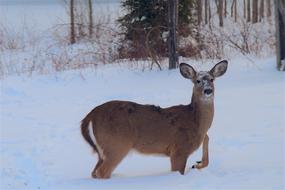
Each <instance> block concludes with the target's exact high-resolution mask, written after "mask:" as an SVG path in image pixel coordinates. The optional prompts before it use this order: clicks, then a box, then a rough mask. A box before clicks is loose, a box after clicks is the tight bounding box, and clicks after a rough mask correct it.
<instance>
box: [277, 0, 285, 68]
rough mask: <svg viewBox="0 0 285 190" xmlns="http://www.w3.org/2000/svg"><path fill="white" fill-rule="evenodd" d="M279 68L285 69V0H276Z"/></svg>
mask: <svg viewBox="0 0 285 190" xmlns="http://www.w3.org/2000/svg"><path fill="white" fill-rule="evenodd" d="M275 24H276V54H277V69H278V70H280V71H285V0H275Z"/></svg>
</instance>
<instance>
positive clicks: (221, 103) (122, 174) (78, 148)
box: [0, 58, 285, 190]
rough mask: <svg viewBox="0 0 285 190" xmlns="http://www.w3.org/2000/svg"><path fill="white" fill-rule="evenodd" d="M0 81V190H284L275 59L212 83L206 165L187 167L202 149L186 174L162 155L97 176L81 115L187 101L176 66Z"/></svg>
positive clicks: (284, 99)
mask: <svg viewBox="0 0 285 190" xmlns="http://www.w3.org/2000/svg"><path fill="white" fill-rule="evenodd" d="M188 63H191V64H193V65H195V67H196V68H198V69H205V68H209V67H211V66H212V65H211V64H203V65H201V64H200V65H199V64H197V63H194V62H193V61H188ZM0 82H1V96H0V160H1V162H0V189H5V190H6V189H17V190H18V189H123V190H126V189H284V188H285V184H284V183H285V171H284V170H285V167H284V166H285V165H284V156H285V155H284V154H285V151H284V148H285V147H284V143H285V141H284V135H285V133H284V126H285V117H284V116H285V75H284V73H282V72H278V71H276V69H275V59H274V58H270V59H264V60H260V59H254V63H252V62H250V61H248V60H247V59H241V58H235V59H233V60H230V63H229V68H228V71H227V73H226V75H225V76H223V77H221V78H219V79H217V81H216V99H215V108H216V112H215V118H214V123H213V125H212V127H211V129H210V131H209V136H210V165H209V166H208V167H207V168H205V169H203V170H201V171H198V170H194V169H190V168H191V166H192V164H193V163H194V162H195V161H196V160H200V158H201V150H198V151H197V152H195V153H194V154H193V155H191V156H190V157H189V160H188V164H187V171H188V172H187V173H186V175H184V176H182V175H180V174H178V173H173V172H170V162H169V159H168V158H166V157H156V156H143V155H138V154H135V153H131V154H130V155H129V156H128V157H127V158H126V159H125V160H123V162H122V163H121V164H120V165H119V167H118V168H117V169H116V170H115V171H114V174H113V176H112V178H111V179H109V180H97V179H92V178H91V175H90V174H91V171H92V169H93V167H94V165H95V163H96V159H97V156H96V155H95V154H93V153H92V151H91V148H90V147H89V145H87V144H86V143H85V142H84V140H83V138H82V137H81V134H80V130H79V125H80V120H81V119H82V118H83V117H84V116H85V114H87V113H88V112H89V111H90V110H91V109H92V108H93V107H95V106H97V105H99V104H101V103H103V102H105V101H109V100H113V99H120V100H131V101H136V102H139V103H143V104H156V105H160V106H162V107H167V106H172V105H176V104H187V103H189V102H190V99H191V92H192V84H191V82H190V81H188V80H185V79H184V78H183V77H181V76H180V74H179V71H178V70H172V71H168V70H164V71H161V72H160V71H144V72H141V71H140V70H139V69H130V68H128V67H126V66H124V65H121V66H118V65H105V66H100V67H98V68H97V69H96V70H95V71H94V70H88V69H87V70H84V71H81V72H78V71H66V72H63V73H60V74H52V75H39V76H35V75H34V76H32V77H25V76H10V77H6V78H4V79H3V80H1V81H0Z"/></svg>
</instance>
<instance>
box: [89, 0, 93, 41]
mask: <svg viewBox="0 0 285 190" xmlns="http://www.w3.org/2000/svg"><path fill="white" fill-rule="evenodd" d="M88 10H89V11H88V13H89V14H88V17H89V25H88V28H89V37H90V38H91V37H92V35H93V5H92V0H88Z"/></svg>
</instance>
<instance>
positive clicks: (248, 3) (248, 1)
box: [246, 0, 251, 22]
mask: <svg viewBox="0 0 285 190" xmlns="http://www.w3.org/2000/svg"><path fill="white" fill-rule="evenodd" d="M246 8H247V22H250V20H251V19H250V17H251V14H250V0H247V5H246Z"/></svg>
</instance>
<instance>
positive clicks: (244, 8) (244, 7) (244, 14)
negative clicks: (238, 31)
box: [243, 0, 246, 19]
mask: <svg viewBox="0 0 285 190" xmlns="http://www.w3.org/2000/svg"><path fill="white" fill-rule="evenodd" d="M243 18H244V19H246V0H243Z"/></svg>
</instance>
